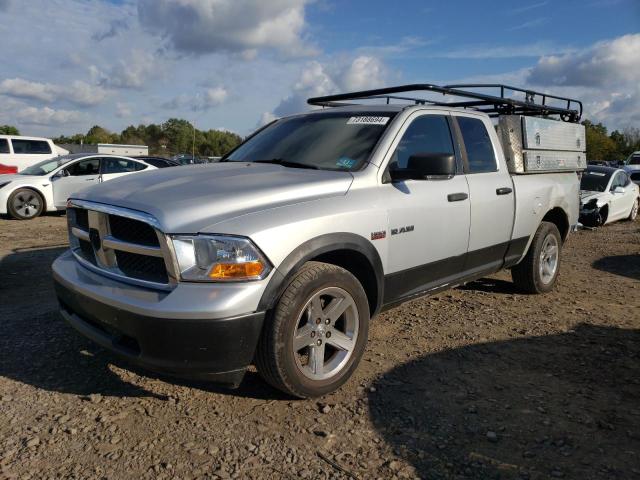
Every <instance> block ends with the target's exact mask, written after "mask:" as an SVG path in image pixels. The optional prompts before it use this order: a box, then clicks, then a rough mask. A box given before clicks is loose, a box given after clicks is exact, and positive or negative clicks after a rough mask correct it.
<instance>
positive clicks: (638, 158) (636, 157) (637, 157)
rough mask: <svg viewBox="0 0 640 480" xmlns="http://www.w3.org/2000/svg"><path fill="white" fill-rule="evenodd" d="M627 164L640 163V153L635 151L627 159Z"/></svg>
mask: <svg viewBox="0 0 640 480" xmlns="http://www.w3.org/2000/svg"><path fill="white" fill-rule="evenodd" d="M627 165H640V153H634V154H632V155H630V156H629V158H628V159H627Z"/></svg>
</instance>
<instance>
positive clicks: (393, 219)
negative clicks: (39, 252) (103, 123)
mask: <svg viewBox="0 0 640 480" xmlns="http://www.w3.org/2000/svg"><path fill="white" fill-rule="evenodd" d="M409 87H412V88H411V89H412V90H422V91H428V92H429V93H433V92H435V93H444V94H446V95H459V96H467V97H471V98H472V99H473V100H472V101H465V102H449V103H445V102H436V101H427V100H423V99H411V100H410V101H409V103H398V102H399V100H397V99H398V98H400V99H405V100H406V97H396V96H395V95H393V94H395V93H397V92H405V91H408V90H409ZM419 87H421V88H419ZM509 88H511V87H509ZM530 93H531V92H527V95H529V94H530ZM474 95H475V96H474ZM381 96H386V98H385V99H384V100H380V97H381ZM372 99H373V102H374V103H373V104H370V103H371V100H372ZM343 100H350V101H353V100H357V101H359V102H360V103H359V104H353V103H351V104H349V105H346V106H345V105H343V103H344V102H342V101H343ZM534 100H535V99H531V98H529V97H527V98H526V100H525V99H522V100H517V99H515V98H511V97H508V96H507V95H505V94H502V95H499V96H490V95H486V94H482V95H480V94H476V93H473V91H472V90H471V89H470V90H461V89H460V88H459V87H456V88H454V87H436V86H434V85H412V86H404V87H393V88H389V89H382V90H374V91H366V92H356V93H353V94H342V95H336V96H332V97H324V98H316V99H310V103H312V104H315V105H322V106H324V107H327V108H323V109H318V110H315V111H312V112H310V113H305V114H301V115H295V116H291V117H287V118H282V119H280V120H277V121H275V122H273V123H271V124H269V125H267V126H266V127H264V128H262V129H260V130H259V131H257V132H256V133H254V134H253V135H252V136H250V137H249V138H248V139H246V141H245V142H244V143H242V144H241V145H240V146H239V147H237V148H236V149H235V150H233V151H232V152H231V153H230V154H228V155H227V156H226V157H224V158H223V159H222V160H221V162H220V163H217V164H213V165H195V166H189V167H184V168H180V169H173V168H168V169H161V170H157V171H153V172H149V173H142V174H139V175H134V176H130V177H126V178H123V179H118V180H114V181H112V182H109V183H107V184H104V185H97V186H95V187H91V188H89V189H87V190H84V191H82V192H81V193H79V194H76V195H75V196H73V197H72V198H71V199H70V200H69V203H68V209H67V212H68V225H69V239H70V246H71V248H70V250H69V251H67V252H66V253H64V254H63V255H61V256H60V257H59V258H58V259H57V260H56V261H55V263H54V264H53V273H54V279H55V287H56V292H57V296H58V298H59V302H60V308H61V312H62V315H63V317H64V318H65V319H66V321H67V322H68V323H70V324H71V325H72V326H73V327H75V328H76V329H77V330H79V331H80V332H81V333H82V334H84V335H85V336H87V337H89V338H90V339H92V340H94V341H95V342H96V343H98V344H100V345H101V346H103V347H105V348H107V349H108V350H111V351H113V352H115V353H117V354H119V355H121V356H122V357H124V358H126V359H129V360H130V361H132V362H134V363H136V364H139V365H141V366H143V367H146V368H149V369H151V370H155V371H160V372H164V373H169V374H173V375H178V376H184V377H190V378H198V379H209V380H212V381H217V382H221V383H225V384H229V385H236V386H237V385H238V384H239V383H240V381H241V380H242V378H243V376H244V373H245V370H246V369H247V367H248V366H249V365H251V364H255V365H256V366H257V369H258V371H259V372H260V374H261V375H262V376H263V378H264V379H265V380H266V381H267V382H268V383H270V384H271V385H273V386H274V387H276V388H279V389H281V390H283V391H285V392H287V393H289V394H291V395H293V396H296V397H301V398H305V397H316V396H321V395H323V394H326V393H328V392H331V391H333V390H335V389H337V388H338V387H339V386H340V385H342V384H343V383H344V382H345V381H346V380H347V379H348V378H349V377H350V376H351V375H352V373H353V371H354V370H355V368H356V367H357V365H358V363H359V361H360V359H361V357H362V355H363V352H364V349H365V346H366V343H367V334H368V330H369V323H370V320H371V319H372V318H373V317H375V316H376V315H377V314H378V313H379V312H381V311H382V310H384V309H387V308H390V307H392V306H394V305H397V304H398V303H400V302H403V301H406V300H409V299H412V298H415V297H416V296H419V295H423V294H426V293H433V292H437V291H439V290H442V289H446V288H451V287H454V286H456V285H460V284H463V283H465V282H468V281H471V280H473V279H477V278H479V277H482V276H484V275H489V274H492V273H494V272H496V271H498V270H500V269H504V268H509V269H511V272H512V276H513V280H514V282H515V284H516V285H517V287H518V288H519V289H521V290H522V291H523V292H529V293H544V292H548V291H550V290H551V289H552V288H553V287H554V285H555V283H556V280H557V277H558V272H559V268H560V257H561V249H562V245H563V243H564V241H565V240H566V238H567V235H568V234H569V232H570V230H571V228H572V226H573V225H574V224H576V222H577V219H578V202H579V201H578V189H579V180H578V176H577V174H576V171H577V170H579V169H580V166H579V165H574V164H572V163H571V162H572V160H571V158H573V157H572V155H573V154H571V155H567V156H566V158H565V159H564V160H561V161H556V163H555V164H553V161H551V163H549V161H548V158H556V157H557V152H555V154H554V155H556V157H553V155H551V156H549V155H548V152H549V151H548V150H540V152H542V153H540V152H539V154H536V153H535V151H534V152H533V153H532V151H531V150H527V149H526V147H527V146H526V145H524V148H525V149H524V150H522V147H523V146H522V145H520V150H518V149H517V148H515V147H514V146H513V145H511V144H510V145H509V147H508V148H507V147H506V146H505V148H504V149H503V147H502V145H501V143H502V144H505V143H506V142H510V140H507V138H508V137H509V135H511V136H514V135H516V136H517V135H518V134H519V133H518V132H517V131H515V132H514V128H513V127H508V126H506V127H504V128H507V129H508V131H503V132H500V129H498V131H496V128H495V127H494V124H493V123H492V120H491V118H490V117H491V116H506V117H509V118H511V119H514V118H516V117H517V118H521V120H522V121H523V123H522V124H521V125H522V126H523V128H524V125H525V124H524V120H525V118H538V119H539V120H540V121H542V122H543V123H544V125H543V127H541V129H540V132H542V133H540V132H538V133H536V134H535V135H533V134H531V133H530V132H529V136H530V137H531V138H535V144H537V145H543V144H544V142H545V139H546V137H545V135H546V132H548V131H552V130H553V128H551V130H549V128H548V123H545V122H552V125H551V127H554V126H555V125H558V126H564V125H577V123H576V122H577V119H579V112H578V111H577V110H574V109H570V108H568V107H569V106H571V105H568V106H567V107H551V106H548V105H545V102H542V103H535V101H534ZM367 101H369V103H367ZM536 114H538V115H539V116H538V117H535V115H536ZM532 115H534V116H533V117H532ZM553 115H558V116H560V117H562V118H563V119H564V120H565V122H562V121H559V120H549V119H548V118H549V117H551V116H553ZM506 117H505V118H506ZM543 117H547V118H543ZM505 125H508V122H507V124H505ZM517 129H518V127H516V130H517ZM545 129H546V130H545ZM499 135H500V136H501V137H502V139H499ZM540 135H542V143H541V139H540V138H539V136H540ZM564 135H566V134H564ZM530 140H531V142H530V143H532V142H534V140H532V139H530ZM519 141H520V140H518V142H519ZM574 141H575V140H573V139H572V140H571V142H574ZM516 143H517V142H516ZM577 148H578V149H580V148H583V145H582V146H580V138H578V140H577ZM507 150H508V152H509V153H508V154H506V153H505V152H507ZM578 151H579V150H578ZM514 152H515V153H514ZM545 152H546V153H545ZM552 153H553V152H552ZM574 153H575V152H574ZM560 156H562V155H560ZM573 156H575V155H573ZM563 158H564V157H563ZM567 158H568V159H569V160H567ZM527 159H529V160H527ZM541 159H542V160H541ZM545 159H546V160H545ZM523 162H524V163H523ZM527 162H528V163H527ZM545 162H546V163H545ZM578 162H580V160H578ZM516 164H519V165H520V166H517V165H516ZM523 165H524V166H523ZM545 165H546V166H545ZM518 168H520V169H521V170H522V171H521V172H519V173H513V174H512V173H511V172H510V170H512V171H517V170H518Z"/></svg>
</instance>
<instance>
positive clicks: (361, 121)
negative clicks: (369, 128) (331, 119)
mask: <svg viewBox="0 0 640 480" xmlns="http://www.w3.org/2000/svg"><path fill="white" fill-rule="evenodd" d="M388 121H389V117H364V116H363V117H351V118H350V119H349V120H348V121H347V125H386V124H387V122H388Z"/></svg>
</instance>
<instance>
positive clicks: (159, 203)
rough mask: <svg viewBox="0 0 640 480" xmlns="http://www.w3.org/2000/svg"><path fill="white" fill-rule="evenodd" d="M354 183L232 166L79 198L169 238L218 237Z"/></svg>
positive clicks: (136, 180)
mask: <svg viewBox="0 0 640 480" xmlns="http://www.w3.org/2000/svg"><path fill="white" fill-rule="evenodd" d="M352 181H353V176H352V175H351V174H350V173H349V172H336V171H326V170H307V169H299V168H287V167H282V166H280V165H272V164H258V163H244V162H243V163H236V162H229V163H218V164H209V165H193V166H184V167H175V168H162V169H158V170H154V171H152V172H144V173H139V174H135V175H127V176H125V177H122V178H117V179H114V180H111V181H109V182H106V183H102V184H99V185H96V186H94V187H90V188H88V189H85V190H83V191H81V192H79V193H77V194H75V195H74V196H73V198H76V199H80V200H89V201H92V202H99V203H104V204H107V205H115V206H119V207H125V208H129V209H133V210H138V211H142V212H146V213H149V214H151V215H153V216H154V217H155V218H156V219H157V220H158V222H160V225H161V227H162V229H163V230H164V231H165V232H166V233H198V232H203V231H204V232H211V233H216V232H212V231H211V230H209V229H208V228H209V227H212V226H213V225H214V224H216V223H218V222H221V221H224V220H228V219H230V218H233V217H237V216H239V215H244V214H247V213H255V212H258V211H262V210H267V209H270V208H275V207H280V206H284V205H290V204H293V203H300V202H306V201H310V200H315V199H319V198H324V197H330V196H339V195H344V194H346V193H347V191H348V190H349V187H350V186H351V183H352ZM217 233H230V232H217Z"/></svg>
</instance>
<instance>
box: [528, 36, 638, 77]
mask: <svg viewBox="0 0 640 480" xmlns="http://www.w3.org/2000/svg"><path fill="white" fill-rule="evenodd" d="M639 78H640V34H632V35H624V36H622V37H618V38H616V39H613V40H607V41H604V42H598V43H596V44H595V45H593V46H592V47H590V48H587V49H585V50H583V51H581V52H578V53H574V54H566V55H561V56H545V57H542V58H541V59H540V60H539V61H538V64H537V65H536V66H535V67H533V69H532V70H531V74H530V75H529V81H530V82H532V83H536V84H538V85H567V86H583V87H604V86H610V85H620V84H626V83H636V84H637V83H638V79H639Z"/></svg>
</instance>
